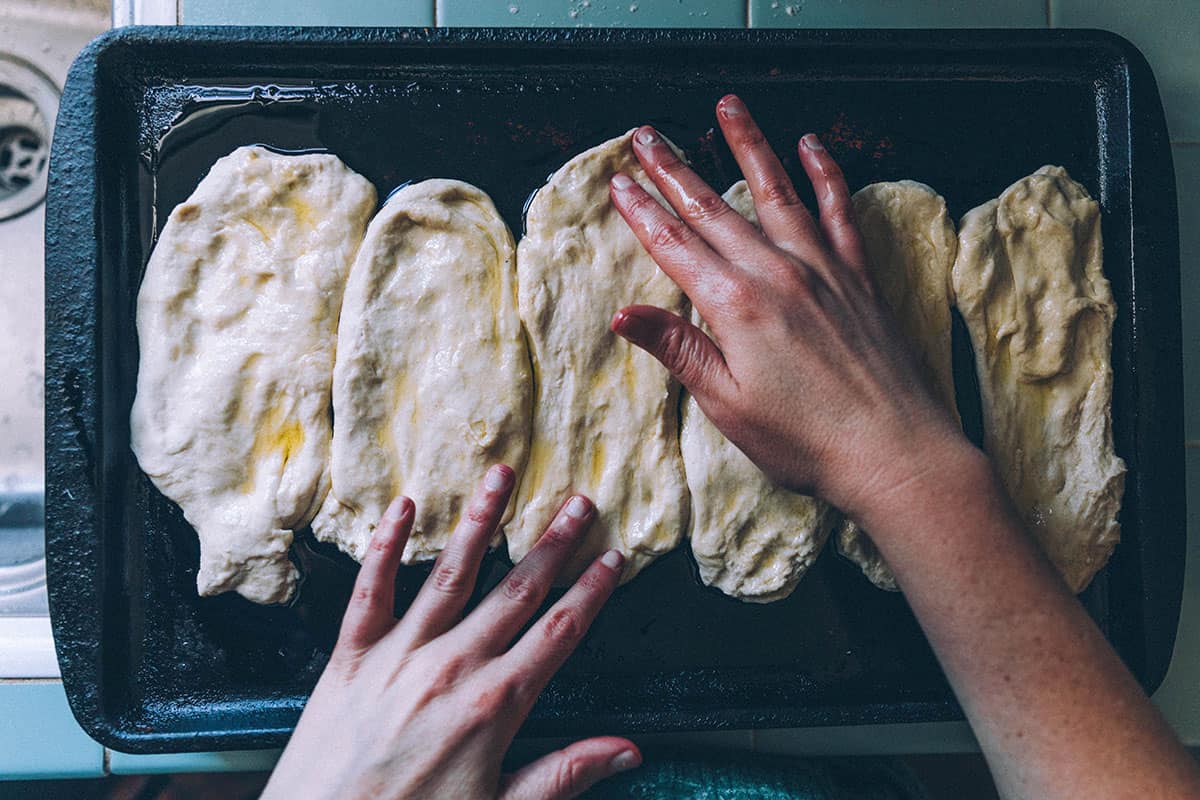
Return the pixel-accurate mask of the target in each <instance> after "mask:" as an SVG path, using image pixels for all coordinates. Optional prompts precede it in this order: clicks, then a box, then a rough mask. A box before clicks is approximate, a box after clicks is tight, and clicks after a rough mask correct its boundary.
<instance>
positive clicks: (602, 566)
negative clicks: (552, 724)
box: [503, 550, 625, 706]
mask: <svg viewBox="0 0 1200 800" xmlns="http://www.w3.org/2000/svg"><path fill="white" fill-rule="evenodd" d="M624 565H625V559H624V558H623V557H622V555H621V553H620V551H618V550H609V551H608V552H607V553H605V554H604V555H602V556H600V557H599V558H597V559H596V560H595V561H593V562H592V564H591V566H589V567H588V568H587V569H586V570H584V573H583V574H582V575H580V576H579V580H577V581H575V584H574V585H573V586H572V587H571V588H570V589H568V590H567V593H566V594H564V595H563V596H562V598H560V599H559V601H558V602H557V603H555V604H554V605H553V606H552V607H551V608H550V610H549V611H547V612H546V613H545V614H543V615H542V617H541V619H539V620H538V621H537V622H536V623H534V625H533V627H532V628H530V629H529V631H528V632H526V634H525V635H524V636H522V637H521V640H520V641H519V642H517V643H516V644H515V645H513V647H512V649H511V650H509V651H508V653H506V654H505V655H504V658H503V660H504V661H506V662H508V665H509V668H510V669H511V670H512V671H513V673H514V674H516V675H520V676H522V689H523V692H522V693H523V695H524V696H526V697H527V698H528V702H529V704H530V706H532V704H533V701H534V700H535V699H537V696H538V694H539V693H540V692H541V691H542V689H543V688H544V687H545V685H546V683H547V682H548V681H549V680H550V678H551V677H553V675H554V673H555V672H558V669H559V667H561V666H562V665H563V662H565V661H566V660H567V657H568V656H570V655H571V653H573V652H575V648H576V647H577V646H578V645H579V642H580V641H581V640H582V639H583V637H584V634H586V633H587V630H588V628H590V627H591V625H592V621H593V620H595V619H596V615H597V614H599V613H600V609H601V608H602V607H603V606H604V604H605V603H606V602H607V601H608V598H609V597H610V596H612V593H613V590H614V589H616V588H617V584H618V583H620V581H621V570H622V568H623V567H624Z"/></svg>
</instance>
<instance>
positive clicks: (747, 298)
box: [714, 280, 760, 321]
mask: <svg viewBox="0 0 1200 800" xmlns="http://www.w3.org/2000/svg"><path fill="white" fill-rule="evenodd" d="M714 294H715V301H716V303H717V304H718V305H719V306H720V307H721V308H722V310H724V312H725V313H726V314H727V315H728V316H731V317H733V318H734V319H737V320H741V321H749V320H753V319H756V318H757V317H758V315H759V313H760V297H759V292H758V289H757V287H755V286H754V285H753V284H752V283H750V282H749V281H744V280H728V281H726V282H724V283H723V284H721V285H720V286H719V287H718V288H717V289H716V290H715V292H714Z"/></svg>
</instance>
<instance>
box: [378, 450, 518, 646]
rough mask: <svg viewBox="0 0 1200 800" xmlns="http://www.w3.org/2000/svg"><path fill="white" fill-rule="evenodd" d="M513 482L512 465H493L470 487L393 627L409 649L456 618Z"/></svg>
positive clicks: (506, 501) (473, 585) (471, 586)
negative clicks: (414, 594)
mask: <svg viewBox="0 0 1200 800" xmlns="http://www.w3.org/2000/svg"><path fill="white" fill-rule="evenodd" d="M513 482H514V476H513V471H512V469H511V468H509V467H507V466H505V465H503V464H497V465H495V466H493V467H492V468H491V469H489V470H488V471H487V474H486V475H485V476H484V478H483V482H482V483H481V484H480V485H479V487H478V488H477V489H476V490H475V495H474V496H473V497H472V498H471V501H470V502H469V503H468V504H467V510H466V513H465V514H463V517H462V521H461V522H459V524H458V527H457V528H455V530H454V533H453V535H452V536H451V537H450V541H449V542H448V543H447V544H446V548H445V549H444V550H442V552H441V554H440V555H438V558H437V561H436V562H434V565H433V571H432V572H430V573H429V577H428V578H427V579H426V580H425V583H424V584H423V585H422V586H421V591H420V592H418V593H417V597H416V599H415V600H413V603H412V605H411V606H409V609H408V611H407V612H406V613H405V614H404V618H403V619H402V620H401V621H400V624H399V625H398V626H397V627H396V632H395V638H396V639H397V640H402V641H403V642H404V644H405V646H406V647H408V648H409V649H412V648H416V647H420V646H421V645H423V644H424V643H425V642H428V641H430V640H432V639H435V638H437V637H438V636H441V635H442V634H443V633H445V632H446V631H448V630H449V629H450V628H452V627H453V626H454V624H455V623H456V622H457V621H458V617H459V614H461V613H462V610H463V608H464V607H465V606H466V604H467V600H468V599H469V598H470V597H471V592H472V591H473V590H474V588H475V579H476V578H477V577H478V576H479V564H480V562H481V561H482V560H483V555H484V553H486V552H487V549H488V545H489V544H490V543H491V541H492V539H493V537H494V536H495V535H496V528H497V527H499V525H500V520H501V519H502V518H503V517H504V509H505V507H506V506H507V505H508V498H509V495H511V494H512V488H513Z"/></svg>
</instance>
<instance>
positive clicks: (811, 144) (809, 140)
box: [800, 133, 825, 153]
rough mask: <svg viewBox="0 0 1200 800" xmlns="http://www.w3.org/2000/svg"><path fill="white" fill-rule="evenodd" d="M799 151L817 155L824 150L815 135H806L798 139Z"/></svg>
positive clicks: (823, 146)
mask: <svg viewBox="0 0 1200 800" xmlns="http://www.w3.org/2000/svg"><path fill="white" fill-rule="evenodd" d="M800 149H801V150H808V151H809V152H812V153H819V152H821V151H823V150H824V149H825V145H823V144H821V140H820V139H819V138H817V135H816V134H815V133H806V134H804V135H803V136H801V137H800Z"/></svg>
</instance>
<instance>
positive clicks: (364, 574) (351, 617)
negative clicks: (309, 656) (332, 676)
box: [338, 497, 414, 650]
mask: <svg viewBox="0 0 1200 800" xmlns="http://www.w3.org/2000/svg"><path fill="white" fill-rule="evenodd" d="M413 514H414V507H413V501H412V500H409V499H408V498H407V497H397V498H396V499H395V500H393V501H392V503H391V505H389V506H388V508H387V511H385V512H384V513H383V518H382V519H380V520H379V524H378V525H376V526H375V532H374V534H373V535H372V536H371V543H370V544H369V545H368V546H367V554H366V556H364V557H363V562H362V567H361V568H360V569H359V570H358V577H357V578H356V579H355V581H354V593H353V594H352V595H351V596H350V604H349V605H348V606H347V607H346V614H345V616H343V617H342V628H341V631H340V632H339V634H338V647H339V648H342V647H348V648H351V649H352V650H365V649H367V648H368V647H370V646H371V645H373V644H375V643H376V642H377V641H379V639H380V638H382V637H383V635H384V634H386V633H387V632H388V631H390V630H391V629H392V627H393V626H395V624H396V615H395V608H394V605H395V602H396V570H397V569H399V568H400V557H401V556H402V555H404V545H405V543H406V542H407V541H408V534H409V532H410V531H411V530H412V523H413Z"/></svg>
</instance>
